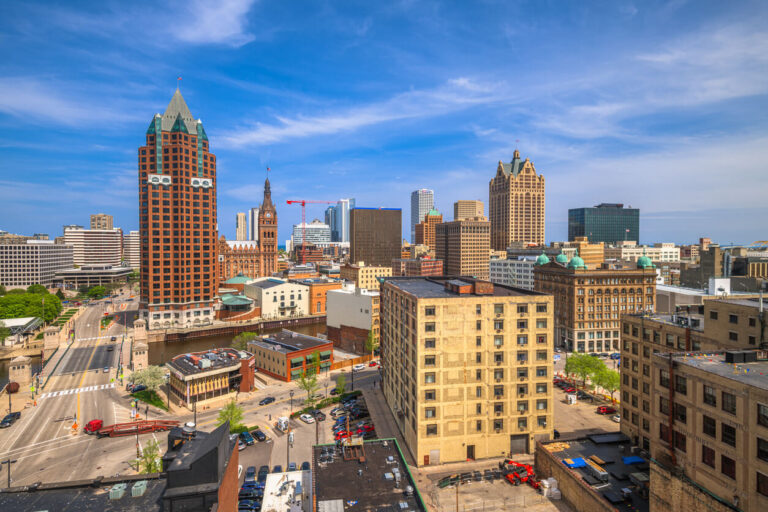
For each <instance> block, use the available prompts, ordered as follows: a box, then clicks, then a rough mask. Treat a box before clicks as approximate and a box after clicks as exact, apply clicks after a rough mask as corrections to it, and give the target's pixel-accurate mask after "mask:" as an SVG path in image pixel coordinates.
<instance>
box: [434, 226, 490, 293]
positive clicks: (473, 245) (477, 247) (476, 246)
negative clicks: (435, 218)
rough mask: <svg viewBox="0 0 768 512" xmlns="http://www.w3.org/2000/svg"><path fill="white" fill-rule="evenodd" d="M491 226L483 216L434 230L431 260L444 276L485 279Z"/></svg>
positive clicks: (487, 271)
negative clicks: (433, 259) (432, 259)
mask: <svg viewBox="0 0 768 512" xmlns="http://www.w3.org/2000/svg"><path fill="white" fill-rule="evenodd" d="M490 231H491V223H490V222H488V221H487V220H486V219H485V217H475V218H472V219H463V220H454V221H452V222H445V223H443V224H438V225H437V226H436V228H435V258H437V259H438V260H443V272H444V274H445V275H447V276H471V277H476V278H478V279H488V278H489V262H490V259H491V251H490Z"/></svg>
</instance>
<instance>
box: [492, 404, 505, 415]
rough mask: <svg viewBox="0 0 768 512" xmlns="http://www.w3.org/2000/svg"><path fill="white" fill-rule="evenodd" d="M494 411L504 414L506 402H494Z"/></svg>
mask: <svg viewBox="0 0 768 512" xmlns="http://www.w3.org/2000/svg"><path fill="white" fill-rule="evenodd" d="M493 412H494V413H496V414H503V413H504V403H503V402H499V403H496V404H493Z"/></svg>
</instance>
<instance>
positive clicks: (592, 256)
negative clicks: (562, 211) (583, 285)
mask: <svg viewBox="0 0 768 512" xmlns="http://www.w3.org/2000/svg"><path fill="white" fill-rule="evenodd" d="M553 245H555V244H553ZM561 247H562V250H563V254H565V255H566V256H568V259H569V260H570V259H571V258H572V257H573V256H575V255H576V254H578V255H579V257H580V258H581V259H582V260H583V261H584V264H585V265H586V266H587V268H598V267H599V266H600V265H602V264H603V262H604V261H605V260H606V258H607V256H606V255H605V250H606V247H605V244H604V243H603V242H595V243H592V242H590V241H589V238H588V237H586V236H577V237H575V239H574V240H572V241H570V242H565V243H563V244H562V245H561ZM568 249H573V251H569V250H568ZM640 256H642V254H641V255H640ZM634 261H637V258H635V260H634ZM651 261H654V260H653V258H651Z"/></svg>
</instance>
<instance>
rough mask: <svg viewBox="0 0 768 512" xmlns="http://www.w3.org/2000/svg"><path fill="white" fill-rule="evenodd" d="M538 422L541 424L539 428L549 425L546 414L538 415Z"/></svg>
mask: <svg viewBox="0 0 768 512" xmlns="http://www.w3.org/2000/svg"><path fill="white" fill-rule="evenodd" d="M536 424H537V425H538V426H539V428H545V427H546V426H547V417H546V416H537V417H536Z"/></svg>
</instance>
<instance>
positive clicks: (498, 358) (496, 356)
mask: <svg viewBox="0 0 768 512" xmlns="http://www.w3.org/2000/svg"><path fill="white" fill-rule="evenodd" d="M493 360H494V362H497V363H503V362H504V352H494V353H493Z"/></svg>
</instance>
